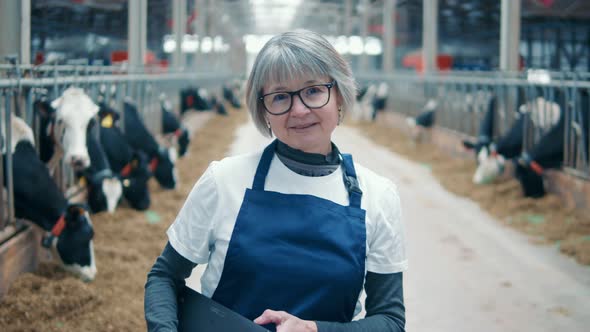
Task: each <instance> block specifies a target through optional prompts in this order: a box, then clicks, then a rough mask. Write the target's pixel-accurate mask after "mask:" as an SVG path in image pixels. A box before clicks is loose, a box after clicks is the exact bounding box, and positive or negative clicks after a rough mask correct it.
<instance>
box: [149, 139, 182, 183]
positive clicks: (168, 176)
mask: <svg viewBox="0 0 590 332" xmlns="http://www.w3.org/2000/svg"><path fill="white" fill-rule="evenodd" d="M176 159H178V154H177V152H176V149H175V148H163V147H160V148H159V149H158V155H157V156H154V157H152V160H151V161H150V171H151V172H152V173H153V174H154V176H155V177H156V180H158V183H159V184H160V185H161V186H162V187H163V188H166V189H174V188H176V183H177V181H178V174H177V170H176V166H175V163H176Z"/></svg>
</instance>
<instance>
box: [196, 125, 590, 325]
mask: <svg viewBox="0 0 590 332" xmlns="http://www.w3.org/2000/svg"><path fill="white" fill-rule="evenodd" d="M334 141H335V143H336V144H337V145H338V147H339V148H340V149H341V150H342V151H344V152H349V153H352V154H353V156H354V157H355V161H356V162H359V163H361V164H363V165H365V166H366V167H368V168H370V169H373V170H374V171H376V172H377V173H379V174H382V175H384V176H386V177H388V178H390V179H391V180H393V181H394V183H396V184H397V185H398V188H399V191H400V194H401V198H402V205H403V209H404V210H403V215H404V223H405V225H406V237H407V242H408V243H407V244H408V245H407V247H408V256H409V264H410V268H409V270H408V272H407V273H406V274H405V287H404V290H405V299H406V308H407V316H406V317H407V330H408V331H419V332H427V331H466V332H467V331H502V332H507V331H537V332H538V331H585V330H586V329H587V327H588V326H590V315H588V312H590V300H589V299H590V270H589V269H588V268H584V267H582V266H580V265H578V264H577V263H575V262H573V261H572V260H571V259H570V258H568V257H565V256H563V255H559V254H558V253H557V252H556V251H555V250H552V248H550V247H540V246H536V245H533V244H530V243H529V242H528V240H527V239H526V238H525V237H524V236H522V235H520V234H518V233H516V232H515V231H514V230H512V229H508V228H505V227H503V226H501V225H500V223H498V222H497V221H495V220H493V219H492V217H490V216H489V215H488V214H487V213H485V212H484V211H482V210H481V209H480V208H479V207H478V206H477V205H476V204H474V203H473V202H471V201H469V200H466V199H463V198H460V197H457V196H455V195H453V194H450V193H448V192H447V191H446V190H444V189H443V188H442V187H441V186H440V185H439V184H438V182H437V181H436V180H435V179H434V177H433V176H432V175H431V174H430V171H429V169H427V168H426V167H423V166H421V165H420V164H417V163H413V162H410V161H407V160H405V159H403V158H401V157H399V156H397V155H395V154H393V153H391V152H389V151H388V150H385V149H384V148H382V147H380V146H378V145H375V144H374V143H372V142H371V141H369V140H368V139H366V138H364V137H363V136H362V135H360V134H359V133H358V132H357V131H356V129H353V128H349V127H340V128H338V129H337V130H336V134H335V137H334ZM268 142H269V140H268V139H265V138H263V137H262V136H261V135H260V134H259V133H258V132H256V129H255V128H254V126H253V125H252V124H250V123H249V124H247V125H244V126H242V127H240V128H239V129H238V130H237V131H236V138H235V141H234V143H233V145H232V148H231V150H230V152H229V153H228V154H229V155H233V154H238V153H243V152H249V151H255V150H257V149H261V148H262V147H264V146H265V145H266V144H267V143H268ZM203 268H204V266H201V267H198V268H197V270H196V271H195V273H193V276H191V278H190V280H189V285H191V286H192V287H195V288H197V289H198V288H199V282H198V276H199V275H200V273H202V272H201V271H202V269H203Z"/></svg>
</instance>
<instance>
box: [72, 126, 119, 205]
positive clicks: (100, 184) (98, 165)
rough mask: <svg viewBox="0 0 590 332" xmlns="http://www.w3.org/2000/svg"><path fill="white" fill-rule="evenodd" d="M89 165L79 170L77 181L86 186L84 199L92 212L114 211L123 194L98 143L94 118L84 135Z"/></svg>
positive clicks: (97, 129) (98, 131)
mask: <svg viewBox="0 0 590 332" xmlns="http://www.w3.org/2000/svg"><path fill="white" fill-rule="evenodd" d="M86 144H87V147H88V154H89V155H90V161H91V163H90V167H88V168H86V169H85V170H83V171H82V172H79V174H78V176H79V180H78V182H79V183H80V184H81V185H82V186H85V187H86V194H87V195H86V196H87V197H86V201H87V202H88V205H89V206H90V210H91V211H92V212H93V213H98V212H102V211H108V212H110V213H113V212H115V208H116V207H117V204H118V203H119V201H120V200H121V195H122V194H123V186H122V184H121V180H120V179H119V177H118V176H117V175H116V174H114V173H113V172H112V170H111V165H110V163H109V160H108V158H107V155H106V153H105V151H104V149H103V147H102V144H101V143H100V129H99V128H98V123H97V122H96V120H94V119H92V120H91V121H90V123H89V124H88V130H87V135H86Z"/></svg>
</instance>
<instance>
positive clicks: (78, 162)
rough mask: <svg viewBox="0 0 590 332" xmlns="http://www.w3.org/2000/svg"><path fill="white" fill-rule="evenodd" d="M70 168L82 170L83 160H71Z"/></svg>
mask: <svg viewBox="0 0 590 332" xmlns="http://www.w3.org/2000/svg"><path fill="white" fill-rule="evenodd" d="M72 166H74V168H76V169H80V168H84V160H83V159H81V158H72Z"/></svg>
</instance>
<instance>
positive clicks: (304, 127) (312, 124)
mask: <svg viewBox="0 0 590 332" xmlns="http://www.w3.org/2000/svg"><path fill="white" fill-rule="evenodd" d="M315 125H316V123H310V124H305V125H299V126H293V127H291V129H295V130H302V129H307V128H311V127H313V126H315Z"/></svg>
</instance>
